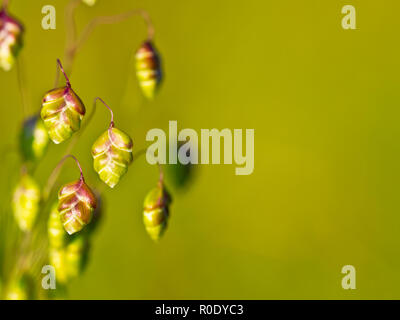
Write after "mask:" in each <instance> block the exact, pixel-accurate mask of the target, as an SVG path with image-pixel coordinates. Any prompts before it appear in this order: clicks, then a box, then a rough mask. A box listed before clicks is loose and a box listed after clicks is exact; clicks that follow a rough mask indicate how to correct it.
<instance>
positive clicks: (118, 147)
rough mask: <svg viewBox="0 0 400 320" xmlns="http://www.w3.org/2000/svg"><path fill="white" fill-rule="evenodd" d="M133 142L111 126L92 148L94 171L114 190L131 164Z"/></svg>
mask: <svg viewBox="0 0 400 320" xmlns="http://www.w3.org/2000/svg"><path fill="white" fill-rule="evenodd" d="M132 147H133V142H132V139H131V137H129V136H128V135H127V134H126V133H124V132H123V131H121V130H119V129H117V128H114V127H113V126H111V127H110V128H109V129H108V130H107V131H106V132H104V133H103V134H102V135H101V136H100V137H99V138H98V139H97V140H96V142H95V143H94V144H93V146H92V156H93V159H94V170H95V171H96V172H97V173H98V174H99V177H100V179H101V180H102V181H104V182H105V183H106V184H107V185H108V186H109V187H111V188H114V187H115V186H116V185H117V183H118V182H119V180H120V179H121V177H122V176H123V175H124V174H125V173H126V172H127V171H128V166H129V164H130V163H131V162H132V160H133V157H132Z"/></svg>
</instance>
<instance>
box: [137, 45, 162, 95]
mask: <svg viewBox="0 0 400 320" xmlns="http://www.w3.org/2000/svg"><path fill="white" fill-rule="evenodd" d="M136 75H137V78H138V81H139V85H140V88H141V89H142V92H143V94H144V95H145V96H146V98H148V99H150V100H152V99H153V98H154V95H155V93H156V91H157V89H158V87H159V85H160V83H161V60H160V56H159V54H158V52H157V50H156V49H155V47H154V45H153V44H152V43H151V42H150V41H145V42H144V43H143V44H142V46H141V47H140V48H139V50H138V51H137V52H136Z"/></svg>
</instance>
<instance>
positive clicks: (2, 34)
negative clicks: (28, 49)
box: [0, 9, 24, 71]
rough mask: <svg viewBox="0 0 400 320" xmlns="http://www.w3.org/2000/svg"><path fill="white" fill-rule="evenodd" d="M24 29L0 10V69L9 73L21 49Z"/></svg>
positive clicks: (3, 10)
mask: <svg viewBox="0 0 400 320" xmlns="http://www.w3.org/2000/svg"><path fill="white" fill-rule="evenodd" d="M23 33H24V28H23V26H22V24H21V23H20V22H19V21H18V20H16V19H15V18H12V17H10V16H9V15H8V14H7V13H6V11H5V9H1V10H0V68H2V69H3V70H5V71H9V70H10V69H11V68H12V67H13V65H14V63H15V59H16V57H17V55H18V53H19V51H20V50H21V48H22V36H23Z"/></svg>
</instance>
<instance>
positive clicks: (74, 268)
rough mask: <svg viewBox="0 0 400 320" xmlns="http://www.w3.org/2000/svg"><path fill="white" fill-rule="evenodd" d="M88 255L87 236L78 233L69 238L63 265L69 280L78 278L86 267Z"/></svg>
mask: <svg viewBox="0 0 400 320" xmlns="http://www.w3.org/2000/svg"><path fill="white" fill-rule="evenodd" d="M88 253H89V241H88V237H87V234H85V233H79V234H75V235H73V236H72V237H71V239H70V240H69V242H68V245H67V247H66V248H65V263H66V268H67V274H68V278H69V279H74V278H76V277H78V276H79V275H80V274H81V273H82V272H83V270H84V269H85V267H86V264H87V260H88Z"/></svg>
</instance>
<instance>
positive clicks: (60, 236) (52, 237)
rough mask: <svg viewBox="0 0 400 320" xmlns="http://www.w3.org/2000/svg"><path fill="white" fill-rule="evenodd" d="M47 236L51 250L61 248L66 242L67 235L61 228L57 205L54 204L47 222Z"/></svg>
mask: <svg viewBox="0 0 400 320" xmlns="http://www.w3.org/2000/svg"><path fill="white" fill-rule="evenodd" d="M47 234H48V237H49V247H50V248H53V249H60V248H63V247H64V246H65V244H66V242H67V233H66V232H65V230H64V228H63V224H62V222H61V217H60V213H59V212H58V203H57V202H56V203H54V204H53V206H52V208H51V211H50V215H49V220H48V222H47Z"/></svg>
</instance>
